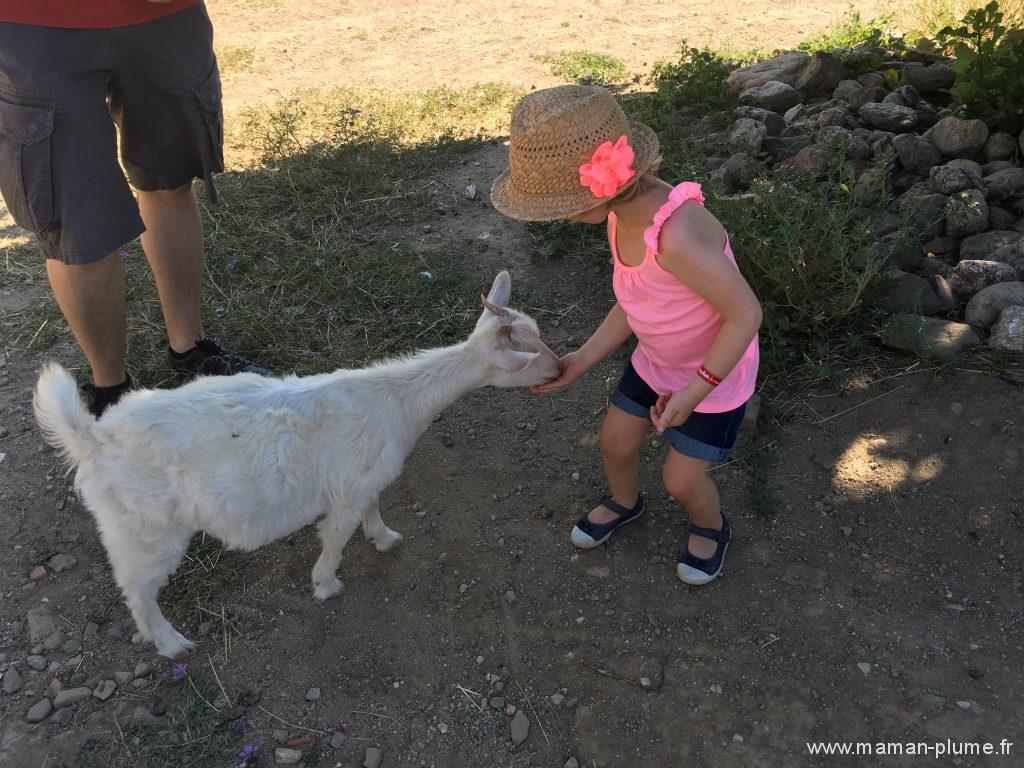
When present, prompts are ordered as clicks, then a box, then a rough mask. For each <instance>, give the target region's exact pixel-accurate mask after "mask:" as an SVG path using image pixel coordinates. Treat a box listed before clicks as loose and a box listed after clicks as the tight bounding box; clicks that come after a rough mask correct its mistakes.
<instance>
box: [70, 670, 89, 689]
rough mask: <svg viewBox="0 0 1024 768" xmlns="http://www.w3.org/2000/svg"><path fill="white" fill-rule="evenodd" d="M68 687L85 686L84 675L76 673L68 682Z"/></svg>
mask: <svg viewBox="0 0 1024 768" xmlns="http://www.w3.org/2000/svg"><path fill="white" fill-rule="evenodd" d="M72 666H74V665H72ZM68 685H70V686H71V687H72V688H81V687H82V686H83V685H85V674H83V673H82V672H76V673H75V674H73V675H72V676H71V678H70V679H69V680H68Z"/></svg>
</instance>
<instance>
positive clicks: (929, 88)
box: [902, 64, 956, 93]
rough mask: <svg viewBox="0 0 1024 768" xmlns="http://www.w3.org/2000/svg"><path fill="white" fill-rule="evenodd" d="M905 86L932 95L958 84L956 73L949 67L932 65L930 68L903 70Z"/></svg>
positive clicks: (907, 68) (908, 68)
mask: <svg viewBox="0 0 1024 768" xmlns="http://www.w3.org/2000/svg"><path fill="white" fill-rule="evenodd" d="M902 82H903V85H912V86H914V88H916V89H917V90H918V91H920V92H921V93H932V92H934V91H939V90H942V89H944V88H951V87H952V86H953V84H954V83H956V73H955V72H953V70H951V69H949V67H943V66H940V65H938V64H932V65H931V66H930V67H906V68H904V70H903V78H902Z"/></svg>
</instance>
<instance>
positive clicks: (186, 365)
mask: <svg viewBox="0 0 1024 768" xmlns="http://www.w3.org/2000/svg"><path fill="white" fill-rule="evenodd" d="M167 357H168V358H169V359H170V362H171V368H173V369H174V370H176V371H178V372H179V373H186V374H193V375H197V376H234V375H235V374H236V373H256V374H259V375H260V376H270V375H271V374H270V371H268V370H267V369H266V368H263V367H261V366H259V365H256V363H254V362H252V361H251V360H247V359H245V358H244V357H242V356H241V355H239V354H237V353H235V352H229V351H228V350H226V349H222V348H221V347H220V346H219V345H217V344H216V343H214V342H213V341H210V340H209V339H201V340H200V341H198V342H196V345H195V346H194V347H192V349H190V350H189V351H188V352H185V353H183V354H178V353H177V352H175V351H174V350H173V349H171V348H170V347H168V348H167Z"/></svg>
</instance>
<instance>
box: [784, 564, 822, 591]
mask: <svg viewBox="0 0 1024 768" xmlns="http://www.w3.org/2000/svg"><path fill="white" fill-rule="evenodd" d="M827 579H828V574H827V573H826V572H825V571H823V570H822V569H821V568H815V567H814V566H812V565H807V564H806V563H791V564H790V566H789V567H788V568H786V573H785V575H784V576H783V577H782V580H783V581H784V582H786V583H787V584H792V585H793V586H796V587H810V588H811V589H824V588H825V582H826V580H827Z"/></svg>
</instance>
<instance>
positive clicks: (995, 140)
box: [985, 131, 1017, 163]
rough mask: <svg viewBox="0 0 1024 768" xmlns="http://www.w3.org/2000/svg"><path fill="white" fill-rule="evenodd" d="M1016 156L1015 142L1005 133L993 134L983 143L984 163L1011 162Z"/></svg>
mask: <svg viewBox="0 0 1024 768" xmlns="http://www.w3.org/2000/svg"><path fill="white" fill-rule="evenodd" d="M1016 154H1017V140H1016V139H1015V138H1013V136H1011V135H1010V134H1008V133H1006V132H1005V131H999V132H998V133H993V134H992V135H991V136H989V137H988V141H986V142H985V162H986V163H993V162H997V161H999V160H1013V158H1014V156H1015V155H1016Z"/></svg>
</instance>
